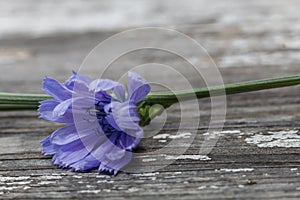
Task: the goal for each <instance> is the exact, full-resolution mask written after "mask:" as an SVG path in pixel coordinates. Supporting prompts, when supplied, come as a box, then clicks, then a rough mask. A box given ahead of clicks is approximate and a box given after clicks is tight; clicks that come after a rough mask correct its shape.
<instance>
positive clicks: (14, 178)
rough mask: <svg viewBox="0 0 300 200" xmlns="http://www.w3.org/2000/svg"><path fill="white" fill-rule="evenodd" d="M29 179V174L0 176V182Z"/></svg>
mask: <svg viewBox="0 0 300 200" xmlns="http://www.w3.org/2000/svg"><path fill="white" fill-rule="evenodd" d="M28 179H30V176H16V177H13V176H0V182H5V181H23V180H28Z"/></svg>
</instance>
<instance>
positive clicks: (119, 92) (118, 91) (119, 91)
mask: <svg viewBox="0 0 300 200" xmlns="http://www.w3.org/2000/svg"><path fill="white" fill-rule="evenodd" d="M113 92H114V94H115V95H116V98H117V100H118V101H120V102H123V101H125V100H126V97H125V87H124V86H123V85H121V84H120V85H118V86H116V87H115V88H114V89H113Z"/></svg>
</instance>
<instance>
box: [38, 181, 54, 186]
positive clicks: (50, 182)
mask: <svg viewBox="0 0 300 200" xmlns="http://www.w3.org/2000/svg"><path fill="white" fill-rule="evenodd" d="M51 184H56V181H41V182H39V183H38V185H51Z"/></svg>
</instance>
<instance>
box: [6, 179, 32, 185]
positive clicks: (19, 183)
mask: <svg viewBox="0 0 300 200" xmlns="http://www.w3.org/2000/svg"><path fill="white" fill-rule="evenodd" d="M30 182H31V180H30V181H18V182H8V183H5V185H27V184H29V183H30Z"/></svg>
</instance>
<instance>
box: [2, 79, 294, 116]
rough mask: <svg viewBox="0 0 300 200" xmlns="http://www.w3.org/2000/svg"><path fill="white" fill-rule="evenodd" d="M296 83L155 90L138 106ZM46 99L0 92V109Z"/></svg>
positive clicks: (23, 106) (280, 81)
mask: <svg viewBox="0 0 300 200" xmlns="http://www.w3.org/2000/svg"><path fill="white" fill-rule="evenodd" d="M298 84H300V74H298V75H294V76H286V77H279V78H270V79H262V80H254V81H246V82H239V83H232V84H227V85H224V86H214V87H209V88H198V89H194V90H180V91H176V92H174V93H173V92H156V93H150V94H149V95H148V96H147V97H146V98H145V99H144V100H143V101H142V102H140V103H139V105H138V106H139V109H140V110H141V109H144V111H143V113H144V114H146V113H148V111H149V110H148V109H147V108H146V106H148V108H150V107H151V106H152V105H154V104H160V105H163V106H164V107H165V108H167V107H169V106H170V105H172V104H174V103H176V102H178V100H190V99H193V98H195V96H196V97H197V98H198V99H200V98H205V97H210V96H218V95H224V94H226V95H229V94H237V93H245V92H252V91H258V90H264V89H271V88H280V87H287V86H292V85H298ZM46 99H51V97H50V96H48V95H45V94H16V93H0V110H19V109H22V110H24V109H30V110H31V109H37V108H38V105H39V102H40V101H43V100H46ZM160 112H161V111H160V110H157V113H158V114H159V113H160ZM151 116H155V113H151ZM151 118H152V117H151ZM149 119H150V117H149Z"/></svg>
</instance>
